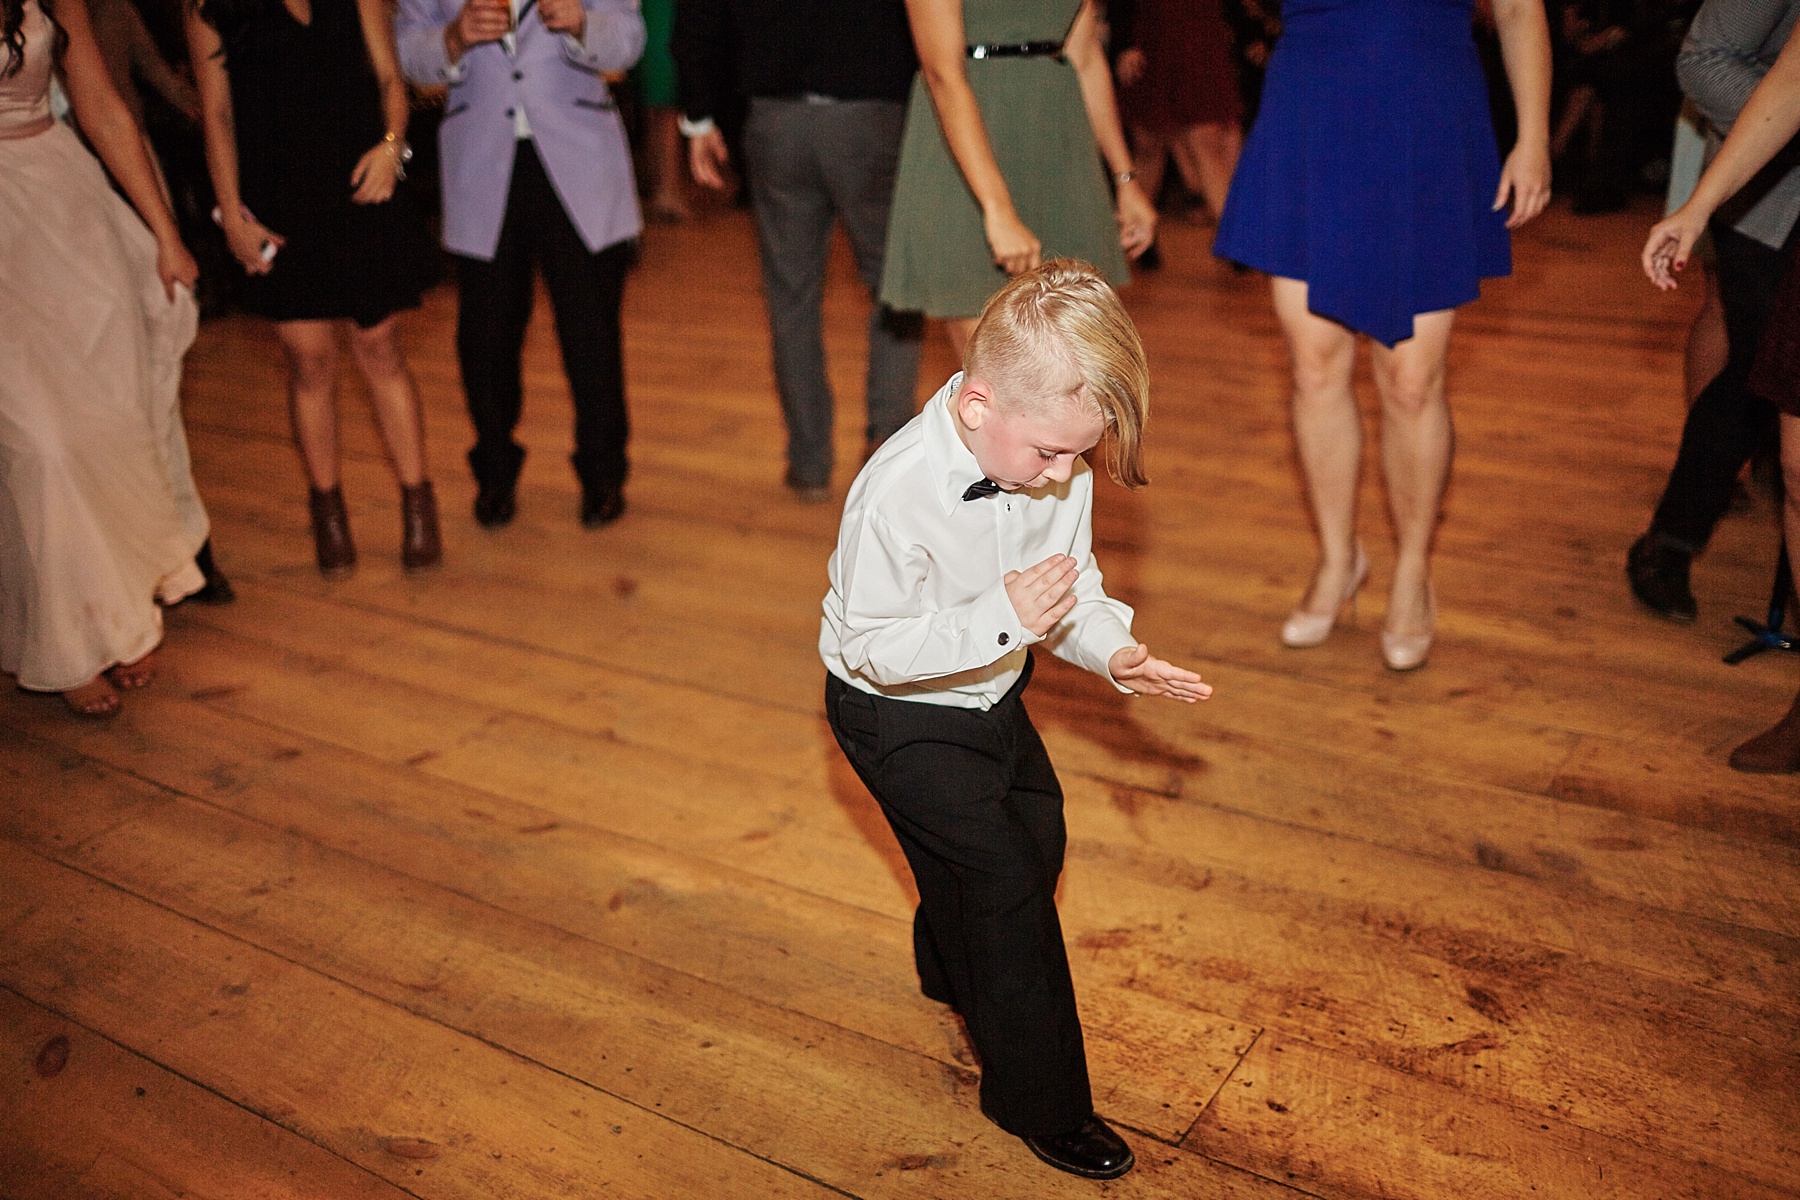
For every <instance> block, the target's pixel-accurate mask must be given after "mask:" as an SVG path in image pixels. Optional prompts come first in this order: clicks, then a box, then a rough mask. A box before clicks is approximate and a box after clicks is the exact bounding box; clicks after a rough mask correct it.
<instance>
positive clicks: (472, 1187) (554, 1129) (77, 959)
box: [0, 842, 833, 1200]
mask: <svg viewBox="0 0 1800 1200" xmlns="http://www.w3.org/2000/svg"><path fill="white" fill-rule="evenodd" d="M0 872H3V873H4V874H5V875H6V877H7V878H8V879H10V880H11V881H12V883H13V888H12V889H11V890H9V891H8V892H6V893H4V894H0V929H4V930H5V931H6V938H5V941H4V944H3V946H0V983H4V984H5V985H6V986H7V987H9V988H11V989H12V990H14V991H16V992H18V993H19V994H21V995H23V996H25V997H26V998H27V999H30V1000H32V1001H34V1002H36V1003H38V1004H41V1005H44V1006H46V1007H51V1008H55V1009H56V1010H57V1011H61V1012H66V1013H67V1014H68V1015H69V1016H70V1018H71V1019H74V1020H78V1021H80V1022H81V1023H82V1024H83V1025H86V1026H88V1027H89V1028H92V1029H94V1030H95V1031H96V1032H99V1033H101V1034H104V1035H105V1036H107V1037H109V1038H111V1039H113V1040H114V1041H116V1042H119V1043H120V1044H121V1045H124V1046H126V1047H128V1048H130V1049H134V1050H137V1051H139V1052H140V1053H144V1054H145V1055H146V1056H147V1057H150V1058H151V1059H153V1060H154V1061H156V1062H157V1063H159V1064H160V1065H162V1066H164V1067H166V1068H168V1069H169V1070H172V1071H174V1072H176V1073H178V1074H180V1075H183V1076H186V1077H187V1078H190V1079H193V1080H194V1081H195V1082H197V1083H200V1084H202V1085H203V1086H206V1087H207V1088H209V1089H210V1090H212V1091H215V1092H218V1093H219V1094H221V1095H224V1096H225V1097H227V1098H228V1099H230V1100H232V1101H233V1102H235V1103H237V1104H240V1105H242V1106H243V1107H245V1108H248V1109H250V1110H251V1111H252V1112H255V1113H258V1114H259V1115H262V1116H264V1117H267V1118H268V1119H270V1120H274V1121H276V1122H278V1123H280V1124H283V1125H286V1126H287V1127H289V1128H291V1129H293V1130H295V1131H296V1132H298V1133H300V1134H301V1135H302V1136H304V1137H306V1138H308V1139H309V1140H311V1141H314V1142H317V1143H318V1144H320V1145H322V1146H324V1147H325V1148H327V1149H329V1150H331V1151H333V1152H334V1153H336V1154H338V1155H339V1156H341V1157H343V1158H345V1159H347V1160H349V1161H351V1162H353V1163H356V1164H357V1165H359V1166H362V1167H363V1168H365V1169H366V1170H368V1171H370V1172H371V1173H373V1174H375V1175H377V1176H380V1177H382V1178H384V1179H386V1180H388V1181H389V1182H392V1183H396V1184H400V1185H403V1186H404V1187H405V1188H406V1189H407V1190H408V1191H411V1192H413V1193H415V1194H420V1195H428V1196H443V1197H471V1198H473V1197H483V1198H484V1200H485V1198H487V1197H491V1196H494V1195H507V1196H519V1197H529V1196H544V1197H552V1196H555V1197H562V1196H566V1195H568V1194H569V1193H570V1192H571V1191H575V1190H579V1189H580V1188H582V1187H583V1186H584V1181H586V1180H593V1179H604V1180H606V1181H607V1182H608V1183H609V1184H610V1187H611V1190H612V1191H614V1192H615V1193H616V1194H619V1195H630V1196H641V1197H644V1198H645V1200H652V1198H657V1200H661V1198H662V1197H666V1196H670V1195H700V1194H707V1195H737V1196H746V1197H748V1196H771V1197H775V1196H779V1197H811V1196H826V1195H831V1194H833V1193H832V1192H830V1191H829V1190H828V1189H826V1188H824V1187H823V1186H821V1185H820V1184H817V1183H815V1182H812V1181H809V1180H806V1179H803V1178H801V1177H800V1176H797V1175H794V1174H792V1173H791V1172H788V1171H785V1170H782V1169H780V1168H778V1167H775V1166H771V1165H769V1164H768V1163H766V1162H764V1161H763V1160H760V1159H757V1158H755V1157H753V1156H751V1155H748V1154H745V1153H743V1152H741V1151H737V1150H733V1149H730V1148H728V1147H725V1146H723V1145H721V1144H720V1143H718V1142H716V1141H714V1140H712V1139H710V1138H707V1137H705V1136H703V1135H701V1134H698V1133H695V1132H693V1131H692V1130H689V1129H686V1128H684V1127H682V1126H680V1125H677V1124H675V1123H674V1122H671V1121H669V1120H668V1119H666V1118H664V1117H660V1116H657V1115H655V1114H654V1113H653V1112H649V1111H646V1110H644V1109H641V1108H637V1107H635V1106H632V1105H628V1104H625V1103H622V1102H620V1101H618V1100H615V1099H613V1098H612V1097H610V1096H607V1095H605V1094H604V1093H601V1092H598V1091H596V1090H595V1089H593V1088H590V1087H587V1086H585V1085H582V1084H580V1083H577V1082H575V1081H573V1080H570V1079H569V1078H567V1077H566V1076H563V1075H560V1074H557V1073H555V1072H552V1071H549V1070H546V1069H545V1068H543V1067H541V1066H538V1065H536V1064H533V1063H530V1062H526V1061H523V1060H521V1059H519V1058H517V1057H515V1056H513V1055H510V1054H507V1053H505V1052H503V1051H500V1050H497V1049H495V1048H493V1047H491V1046H489V1045H487V1044H486V1043H483V1042H480V1041H478V1040H476V1039H473V1038H469V1037H467V1036H463V1035H460V1034H455V1033H452V1032H451V1031H449V1030H447V1029H445V1028H444V1027H442V1026H441V1025H438V1024H436V1023H435V1022H431V1021H428V1020H425V1019H423V1018H419V1017H415V1016H411V1015H409V1014H406V1013H404V1012H402V1011H401V1010H398V1009H395V1008H393V1007H392V1006H390V1005H387V1004H384V1003H382V1002H380V1001H377V1000H375V999H373V998H370V997H368V996H366V995H364V994H360V993H355V992H352V991H351V990H349V989H347V988H345V987H344V986H342V985H341V984H335V983H332V982H331V981H329V980H327V979H324V978H322V977H320V976H318V975H316V974H313V973H311V972H309V971H306V970H304V969H302V968H300V967H297V966H294V965H293V964H292V963H289V962H287V961H285V960H283V959H280V958H277V957H275V956H273V955H270V954H267V953H264V952H260V951H258V950H256V949H254V948H253V947H251V946H249V945H247V944H246V943H243V942H241V941H237V940H235V939H231V938H228V937H226V936H225V935H223V934H220V933H217V932H214V931H212V930H210V929H207V928H205V927H204V926H200V925H197V924H195V923H194V922H192V921H189V920H186V919H183V918H180V917H177V916H175V915H173V914H171V913H169V912H167V911H166V910H163V909H160V908H157V907H155V906H153V905H151V904H148V903H146V902H145V901H143V900H139V899H137V898H135V897H132V896H129V895H127V894H125V893H123V892H120V891H118V890H116V889H114V888H112V887H110V886H108V885H106V884H103V883H100V882H98V881H96V880H94V879H92V878H89V877H87V876H85V875H81V874H78V873H76V872H73V871H71V870H69V869H68V868H66V867H61V866H57V865H54V864H52V863H51V862H49V861H48V860H46V859H42V858H39V857H38V856H36V855H35V854H32V853H31V852H30V851H27V850H25V849H23V848H21V847H19V846H17V845H16V844H14V843H10V842H7V843H0ZM350 1064H354V1069H353V1070H347V1069H345V1068H346V1067H347V1066H349V1065H350Z"/></svg>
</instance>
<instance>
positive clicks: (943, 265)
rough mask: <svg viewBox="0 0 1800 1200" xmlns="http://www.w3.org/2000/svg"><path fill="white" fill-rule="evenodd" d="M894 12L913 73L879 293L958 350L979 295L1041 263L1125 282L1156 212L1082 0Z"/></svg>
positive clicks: (911, 7)
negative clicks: (1136, 174)
mask: <svg viewBox="0 0 1800 1200" xmlns="http://www.w3.org/2000/svg"><path fill="white" fill-rule="evenodd" d="M906 8H907V13H908V15H909V16H910V17H911V19H912V29H913V40H914V42H916V43H917V45H918V48H919V76H918V78H917V79H915V80H914V81H913V92H912V100H911V104H910V107H909V108H908V110H907V118H906V135H905V139H904V141H903V143H902V145H901V149H900V169H899V179H898V181H897V182H896V183H895V186H894V206H893V216H892V217H891V218H890V219H889V222H888V245H887V263H886V268H885V271H884V273H883V275H882V280H881V300H882V303H884V304H886V305H887V306H888V307H889V308H893V309H897V310H900V311H903V312H923V313H925V314H926V315H928V316H932V317H939V318H943V319H944V321H945V324H946V327H947V328H948V330H949V333H950V339H951V341H952V342H953V343H954V344H955V346H956V349H957V352H958V353H959V354H960V353H961V352H962V347H963V343H964V342H965V341H966V340H967V339H968V335H969V332H970V330H971V329H973V327H974V324H975V317H976V316H977V315H978V314H979V313H980V312H981V306H982V305H983V304H984V303H985V302H986V301H987V298H988V297H989V296H990V295H992V294H993V293H994V292H995V291H996V290H997V289H998V288H999V287H1000V285H1001V284H1003V283H1005V282H1006V279H1007V277H1008V276H1009V275H1017V274H1018V273H1020V272H1021V271H1028V270H1030V269H1031V268H1032V267H1035V266H1037V264H1038V262H1039V260H1040V259H1047V258H1080V259H1086V260H1087V261H1088V262H1091V263H1093V264H1094V265H1095V266H1096V267H1098V268H1099V269H1100V271H1101V273H1102V274H1103V275H1105V276H1106V278H1107V281H1108V282H1109V283H1112V284H1113V285H1115V286H1117V285H1120V284H1123V283H1125V282H1126V281H1127V280H1128V279H1129V277H1130V276H1129V272H1128V271H1127V269H1126V266H1125V260H1126V257H1127V255H1129V256H1130V257H1132V258H1136V257H1137V256H1138V255H1139V254H1141V253H1143V251H1144V250H1145V248H1146V247H1148V246H1149V245H1150V243H1151V241H1152V239H1153V238H1154V237H1155V236H1156V209H1155V207H1154V206H1153V205H1152V204H1151V202H1150V198H1149V197H1148V196H1146V195H1145V194H1144V191H1143V188H1142V187H1140V186H1139V185H1138V184H1137V183H1136V182H1135V181H1134V180H1133V179H1132V168H1131V151H1130V149H1129V148H1128V147H1127V146H1126V143H1125V134H1124V131H1123V130H1122V129H1121V128H1120V126H1119V111H1118V107H1117V104H1116V103H1115V101H1114V99H1113V88H1112V75H1111V73H1110V72H1109V71H1108V69H1107V63H1106V54H1105V51H1104V48H1103V47H1102V46H1101V43H1100V28H1099V19H1098V17H1097V16H1096V14H1095V12H1094V0H907V3H906ZM1103 160H1104V161H1103ZM1108 172H1110V173H1111V174H1112V177H1113V182H1114V185H1115V187H1116V189H1117V192H1116V196H1117V199H1116V210H1115V200H1114V197H1113V196H1112V195H1109V194H1108V189H1107V180H1106V175H1107V173H1108Z"/></svg>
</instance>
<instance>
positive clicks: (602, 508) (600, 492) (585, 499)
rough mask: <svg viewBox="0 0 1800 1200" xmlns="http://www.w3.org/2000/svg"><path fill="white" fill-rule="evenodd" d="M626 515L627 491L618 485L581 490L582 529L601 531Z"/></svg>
mask: <svg viewBox="0 0 1800 1200" xmlns="http://www.w3.org/2000/svg"><path fill="white" fill-rule="evenodd" d="M624 515H625V489H624V488H622V487H620V486H619V485H618V484H608V485H606V486H603V487H595V488H585V487H584V488H582V489H581V527H582V528H583V529H599V528H600V527H601V526H602V525H611V524H612V523H613V522H614V521H616V520H618V519H619V518H620V517H622V516H624Z"/></svg>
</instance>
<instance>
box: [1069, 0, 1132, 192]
mask: <svg viewBox="0 0 1800 1200" xmlns="http://www.w3.org/2000/svg"><path fill="white" fill-rule="evenodd" d="M1087 21H1088V17H1087V16H1086V15H1085V14H1084V15H1083V16H1082V17H1081V18H1080V19H1079V20H1078V21H1077V23H1076V24H1077V27H1078V29H1079V26H1080V25H1081V24H1082V23H1084V22H1087ZM1071 40H1073V39H1071ZM1089 41H1090V39H1088V38H1083V42H1084V43H1088V42H1089ZM1068 53H1069V63H1070V65H1071V66H1073V67H1074V68H1075V78H1076V79H1077V80H1079V81H1080V83H1081V100H1082V104H1083V105H1084V106H1085V107H1086V108H1087V115H1088V124H1089V125H1091V126H1092V127H1093V130H1094V142H1095V143H1096V144H1097V145H1098V146H1099V147H1100V157H1101V158H1103V159H1105V160H1106V169H1107V170H1108V171H1110V172H1111V173H1112V176H1113V178H1114V179H1117V178H1119V177H1120V176H1121V175H1125V174H1127V173H1128V172H1130V170H1131V147H1130V145H1129V144H1128V143H1127V142H1126V141H1125V129H1124V127H1123V126H1122V125H1121V124H1120V123H1119V103H1118V98H1117V97H1116V96H1115V95H1114V94H1113V84H1112V71H1111V70H1110V69H1109V68H1108V67H1107V65H1106V55H1105V53H1104V52H1103V51H1102V50H1101V48H1100V40H1099V38H1098V36H1093V37H1092V38H1091V44H1083V45H1081V46H1079V47H1077V46H1070V47H1069V50H1068Z"/></svg>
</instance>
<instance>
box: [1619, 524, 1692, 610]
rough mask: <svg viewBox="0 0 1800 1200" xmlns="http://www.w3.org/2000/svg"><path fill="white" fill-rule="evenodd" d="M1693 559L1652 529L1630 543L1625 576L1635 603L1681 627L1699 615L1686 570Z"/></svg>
mask: <svg viewBox="0 0 1800 1200" xmlns="http://www.w3.org/2000/svg"><path fill="white" fill-rule="evenodd" d="M1692 563H1693V556H1692V555H1691V554H1689V553H1688V552H1687V551H1686V550H1683V549H1682V548H1681V547H1680V546H1677V545H1674V544H1673V543H1671V542H1669V541H1667V540H1666V539H1665V538H1663V536H1662V535H1661V534H1659V533H1657V532H1656V531H1655V530H1652V531H1650V532H1649V533H1646V534H1645V535H1644V536H1643V537H1641V538H1639V539H1638V540H1637V541H1635V542H1633V543H1632V544H1631V552H1630V553H1629V554H1627V555H1626V556H1625V575H1626V577H1627V578H1629V579H1630V580H1631V594H1632V595H1633V596H1636V597H1637V598H1638V603H1640V604H1642V605H1643V606H1644V607H1645V608H1647V609H1649V610H1650V611H1651V612H1653V613H1655V614H1656V615H1657V616H1660V617H1667V618H1668V619H1669V620H1671V621H1680V622H1681V623H1683V624H1686V623H1688V622H1689V621H1692V620H1693V619H1694V618H1695V616H1697V615H1698V614H1699V609H1698V607H1696V606H1695V604H1694V593H1693V592H1692V591H1691V590H1690V589H1689V588H1688V568H1689V566H1690V565H1692Z"/></svg>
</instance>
